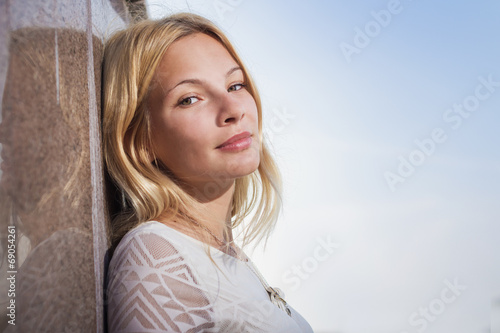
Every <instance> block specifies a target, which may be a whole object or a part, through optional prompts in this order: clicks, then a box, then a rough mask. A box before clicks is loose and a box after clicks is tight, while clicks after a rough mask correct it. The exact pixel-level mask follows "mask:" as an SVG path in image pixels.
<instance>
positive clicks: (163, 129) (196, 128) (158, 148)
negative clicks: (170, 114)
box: [153, 117, 210, 168]
mask: <svg viewBox="0 0 500 333" xmlns="http://www.w3.org/2000/svg"><path fill="white" fill-rule="evenodd" d="M191 118H193V119H191ZM191 118H188V117H183V118H173V119H169V120H168V122H164V123H163V124H164V125H163V126H158V125H157V126H155V127H153V144H154V146H155V153H156V155H157V156H158V157H160V158H161V159H162V160H163V162H164V163H165V164H166V165H167V166H170V167H172V166H176V167H177V168H179V167H181V164H183V163H186V161H189V160H192V159H196V158H198V159H199V158H201V157H202V156H200V154H202V150H203V149H205V148H206V147H207V143H208V142H210V141H209V139H208V135H209V133H208V132H207V130H206V129H207V124H206V121H204V119H200V118H197V117H191ZM165 123H168V125H167V124H165ZM183 167H185V165H184V166H183Z"/></svg>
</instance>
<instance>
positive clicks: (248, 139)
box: [216, 131, 252, 150]
mask: <svg viewBox="0 0 500 333" xmlns="http://www.w3.org/2000/svg"><path fill="white" fill-rule="evenodd" d="M251 144H252V134H251V133H250V132H248V131H245V132H242V133H240V134H236V135H234V136H232V137H230V138H229V139H228V140H226V141H225V142H224V143H222V144H220V145H219V146H217V147H216V149H220V150H242V149H246V148H248V147H250V145H251Z"/></svg>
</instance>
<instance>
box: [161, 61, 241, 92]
mask: <svg viewBox="0 0 500 333" xmlns="http://www.w3.org/2000/svg"><path fill="white" fill-rule="evenodd" d="M238 70H240V71H243V70H242V69H241V67H240V66H235V67H233V68H231V69H230V70H229V71H228V72H227V73H226V78H227V77H229V76H230V75H231V74H233V73H234V72H236V71H238ZM203 83H204V81H202V80H200V79H186V80H182V81H180V82H178V83H177V84H176V85H175V86H173V87H172V88H170V89H168V90H167V91H166V93H165V96H167V95H168V94H169V93H170V92H171V91H172V90H174V89H175V88H177V87H178V86H180V85H183V84H199V85H201V84H203Z"/></svg>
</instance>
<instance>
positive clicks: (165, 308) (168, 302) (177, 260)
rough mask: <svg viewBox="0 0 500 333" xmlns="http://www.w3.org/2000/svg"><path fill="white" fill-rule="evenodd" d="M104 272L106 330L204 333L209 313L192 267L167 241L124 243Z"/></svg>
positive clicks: (144, 236)
mask: <svg viewBox="0 0 500 333" xmlns="http://www.w3.org/2000/svg"><path fill="white" fill-rule="evenodd" d="M123 241H125V243H124V244H120V246H119V247H118V248H117V250H116V251H115V254H114V256H113V259H112V261H111V264H110V269H109V283H108V290H107V298H108V329H109V332H110V333H115V332H207V331H210V328H213V327H214V326H215V323H214V318H213V317H214V316H213V314H214V311H213V308H212V307H211V304H210V302H209V300H208V298H207V297H206V294H205V292H204V291H203V288H202V287H201V286H200V283H199V282H198V280H197V278H196V274H195V272H194V270H193V267H192V266H191V265H190V264H189V262H188V261H186V258H184V257H183V256H182V254H181V251H179V250H178V248H176V247H175V246H174V245H173V244H172V243H171V242H169V241H168V240H167V239H165V238H163V237H161V236H159V235H156V234H154V233H140V234H137V235H134V236H133V237H131V238H128V239H124V240H122V242H123Z"/></svg>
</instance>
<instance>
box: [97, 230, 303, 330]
mask: <svg viewBox="0 0 500 333" xmlns="http://www.w3.org/2000/svg"><path fill="white" fill-rule="evenodd" d="M210 249H211V252H210V253H211V255H212V258H213V260H214V261H215V263H216V264H217V266H218V267H219V268H220V269H217V267H215V265H214V264H213V263H212V261H210V258H209V257H208V255H207V252H206V245H205V244H204V243H202V242H201V241H199V240H197V239H195V238H192V237H190V236H188V235H185V234H183V233H181V232H179V231H177V230H175V229H172V228H170V227H168V226H166V225H164V224H162V223H159V222H155V221H152V222H147V223H144V224H141V225H140V226H138V227H136V228H135V229H133V230H131V231H130V232H128V233H127V234H126V235H125V236H124V237H123V239H122V240H121V242H120V243H119V244H118V246H117V248H116V250H115V252H114V254H113V258H112V259H111V262H110V266H109V275H108V276H109V281H108V290H107V297H108V328H109V332H110V333H115V332H231V333H235V332H272V333H276V332H287V333H294V332H312V329H311V327H310V326H309V324H308V323H307V322H306V321H305V320H304V318H302V316H300V314H298V313H297V312H296V311H295V310H294V309H293V308H291V307H290V310H291V316H289V315H288V314H287V313H286V312H284V311H283V310H281V309H279V308H278V307H277V306H276V305H274V304H273V303H271V301H270V299H269V296H268V293H267V292H266V290H265V289H264V287H263V285H262V283H261V281H260V280H259V278H258V277H257V276H256V275H255V273H254V272H253V271H252V270H251V269H250V268H249V266H248V265H247V263H246V262H244V261H242V260H239V259H237V258H235V257H232V256H230V255H228V254H226V253H224V252H222V251H219V250H217V249H215V248H210Z"/></svg>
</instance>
